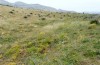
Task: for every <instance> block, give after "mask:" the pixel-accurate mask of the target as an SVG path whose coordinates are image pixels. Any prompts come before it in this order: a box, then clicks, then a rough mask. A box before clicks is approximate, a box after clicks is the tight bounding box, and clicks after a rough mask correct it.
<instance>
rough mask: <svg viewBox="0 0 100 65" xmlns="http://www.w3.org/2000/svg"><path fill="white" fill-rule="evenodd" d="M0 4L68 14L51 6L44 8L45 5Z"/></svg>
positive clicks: (0, 0) (3, 2) (2, 0)
mask: <svg viewBox="0 0 100 65" xmlns="http://www.w3.org/2000/svg"><path fill="white" fill-rule="evenodd" d="M0 4H1V5H7V6H13V7H18V8H28V9H36V10H45V11H51V12H67V11H65V10H61V9H59V10H57V9H56V8H53V7H49V6H44V5H40V4H27V3H24V2H20V1H18V2H15V3H10V2H7V1H6V0H0ZM68 12H69V11H68Z"/></svg>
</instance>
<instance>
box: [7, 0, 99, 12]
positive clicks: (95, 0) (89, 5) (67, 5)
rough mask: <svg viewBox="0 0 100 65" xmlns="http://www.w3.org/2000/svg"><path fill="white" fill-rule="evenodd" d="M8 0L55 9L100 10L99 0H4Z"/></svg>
mask: <svg viewBox="0 0 100 65" xmlns="http://www.w3.org/2000/svg"><path fill="white" fill-rule="evenodd" d="M6 1H9V2H16V1H22V2H25V3H28V4H42V5H46V6H51V7H54V8H57V9H64V10H69V11H70V10H71V11H77V12H83V11H86V12H87V11H88V12H100V0H6Z"/></svg>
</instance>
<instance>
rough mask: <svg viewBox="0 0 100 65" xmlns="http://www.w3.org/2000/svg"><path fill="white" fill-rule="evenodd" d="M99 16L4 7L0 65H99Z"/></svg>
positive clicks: (0, 18)
mask: <svg viewBox="0 0 100 65" xmlns="http://www.w3.org/2000/svg"><path fill="white" fill-rule="evenodd" d="M12 10H13V11H12ZM11 11H12V12H13V13H9V12H11ZM30 13H32V14H30ZM25 16H27V17H28V18H24V17H25ZM95 16H96V15H89V14H76V13H73V14H71V13H56V12H55V13H54V12H53V13H52V12H45V11H38V10H31V9H29V10H27V9H21V8H13V7H7V6H0V65H92V64H93V65H99V64H100V25H95V24H89V20H90V19H93V18H94V17H95ZM44 18H45V20H43V19H44Z"/></svg>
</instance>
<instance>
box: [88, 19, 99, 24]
mask: <svg viewBox="0 0 100 65" xmlns="http://www.w3.org/2000/svg"><path fill="white" fill-rule="evenodd" d="M90 24H99V21H98V20H91V21H90Z"/></svg>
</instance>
